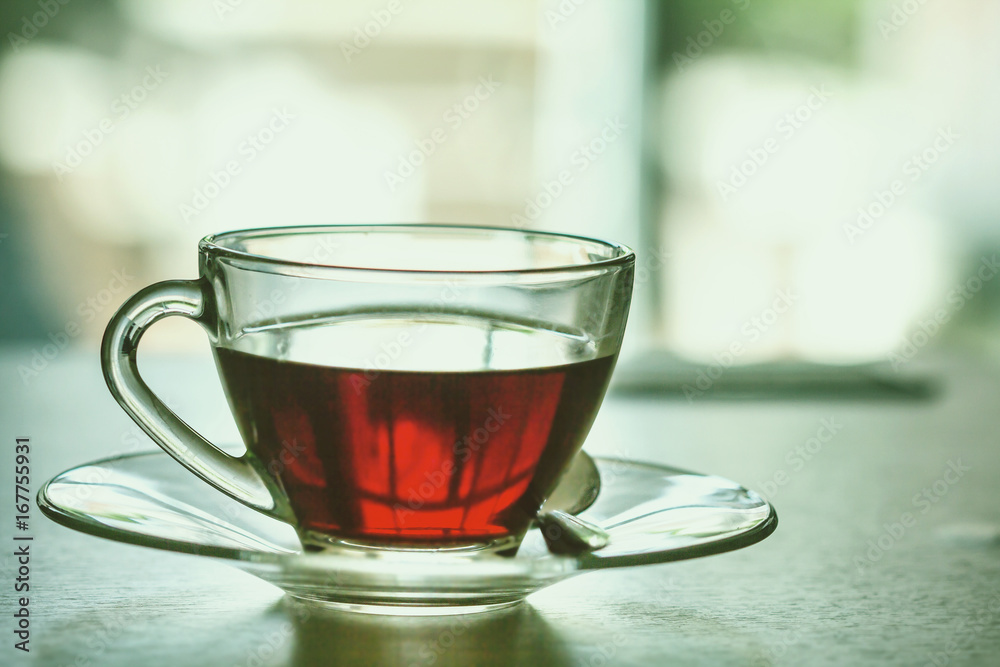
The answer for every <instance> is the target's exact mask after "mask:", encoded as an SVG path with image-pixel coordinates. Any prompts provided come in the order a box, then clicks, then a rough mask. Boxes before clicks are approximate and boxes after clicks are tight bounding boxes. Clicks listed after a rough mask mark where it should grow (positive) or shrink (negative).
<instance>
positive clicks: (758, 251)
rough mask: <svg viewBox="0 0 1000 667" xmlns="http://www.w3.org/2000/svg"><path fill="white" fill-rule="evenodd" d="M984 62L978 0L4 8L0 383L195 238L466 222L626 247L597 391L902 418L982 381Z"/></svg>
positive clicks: (175, 260)
mask: <svg viewBox="0 0 1000 667" xmlns="http://www.w3.org/2000/svg"><path fill="white" fill-rule="evenodd" d="M998 34H1000V3H997V2H995V1H994V0H952V1H951V2H931V1H926V2H925V1H924V0H894V1H885V0H814V1H813V2H809V3H802V2H795V1H793V0H672V1H670V2H654V1H652V0H648V1H645V2H643V1H641V0H627V1H626V0H620V1H615V2H612V1H610V0H544V1H543V0H480V1H479V2H475V3H467V2H461V1H460V0H422V1H421V2H411V1H407V0H373V1H367V0H366V1H364V2H360V1H359V2H352V3H330V2H323V1H321V0H287V1H285V2H268V1H265V0H213V1H209V0H118V1H117V2H112V1H101V2H98V1H87V0H32V1H28V0H10V1H8V2H5V3H4V4H3V5H2V7H0V35H2V43H0V312H2V314H3V316H2V318H0V339H2V340H3V341H4V342H6V343H12V344H16V345H17V349H18V350H19V352H18V353H19V354H20V355H21V356H22V357H23V363H22V364H21V365H20V367H19V368H20V369H21V370H20V373H21V379H22V380H23V381H24V382H25V383H29V382H30V381H31V377H32V376H31V374H30V370H31V369H32V368H33V366H32V363H34V364H35V365H36V366H37V365H38V364H39V363H41V362H40V361H38V358H40V359H43V360H45V359H49V358H51V354H53V353H57V351H58V350H61V349H63V348H64V347H68V346H71V347H81V346H89V347H90V348H94V349H96V343H97V341H98V340H99V339H100V336H101V333H102V331H103V328H104V326H105V324H106V323H107V321H108V319H109V318H110V316H111V314H112V313H113V312H114V310H115V309H116V308H117V307H118V306H119V305H120V303H121V302H122V301H123V300H124V299H125V298H127V297H128V296H129V295H131V294H132V293H134V292H135V291H137V290H138V289H139V288H140V287H142V286H144V285H146V284H149V283H151V282H155V281H158V280H163V279H169V278H191V277H194V276H195V275H196V273H197V261H196V260H197V256H196V255H197V253H196V243H197V241H198V239H200V238H201V237H203V236H205V235H206V234H209V233H213V232H219V231H224V230H229V229H239V228H247V227H258V226H282V225H301V224H314V223H332V224H336V223H349V222H399V221H411V222H431V221H433V222H453V223H471V224H481V225H497V226H507V227H511V226H513V227H525V228H532V229H541V230H554V231H564V232H571V233H577V234H583V235H591V236H598V237H605V238H609V239H612V240H616V241H621V242H624V243H627V244H630V245H632V246H633V247H634V248H636V250H637V252H638V261H637V278H636V294H635V301H634V305H633V316H632V318H631V321H630V325H629V333H628V340H627V345H626V350H625V352H624V356H623V365H622V369H623V371H622V373H620V375H621V377H620V378H619V382H620V383H622V386H631V387H633V388H638V389H644V390H645V389H656V390H662V391H667V392H675V393H677V394H678V395H684V396H686V397H687V398H688V399H689V400H690V399H692V398H693V397H698V396H702V395H704V394H706V393H713V392H717V391H720V390H722V389H723V388H724V385H725V384H726V383H727V382H728V383H735V384H736V385H738V384H739V383H740V381H741V380H740V378H745V377H750V378H751V380H754V378H756V380H754V381H759V379H760V378H761V377H767V378H770V379H771V382H770V384H771V385H772V386H774V385H782V386H785V387H786V388H787V387H789V386H799V387H801V386H803V383H805V384H806V385H808V384H810V382H811V383H812V385H813V386H816V387H830V386H834V385H836V383H837V382H842V383H846V384H847V385H851V384H852V383H853V384H855V385H859V386H860V385H863V384H865V383H866V382H867V383H869V384H870V383H871V382H872V380H871V378H872V377H873V373H874V374H875V375H878V373H883V376H882V381H880V383H881V385H885V384H886V383H885V382H884V379H885V377H891V378H897V380H894V382H896V384H897V385H899V386H900V387H902V388H903V390H904V391H912V386H911V387H910V388H909V389H907V388H906V385H905V382H904V381H903V380H901V379H898V378H901V377H904V376H905V375H906V373H905V372H902V371H905V370H907V369H909V368H910V366H911V362H913V361H915V360H916V361H919V359H921V358H923V357H924V355H925V354H929V353H930V352H929V351H931V350H935V349H938V348H940V347H941V346H943V345H945V344H956V345H958V344H960V345H966V346H973V347H975V348H976V349H977V350H979V351H981V352H982V353H983V354H991V355H995V354H997V353H1000V280H993V278H994V277H996V274H997V273H998V272H1000V264H998V263H997V255H996V254H995V253H997V252H998V251H1000V224H997V223H998V220H1000V188H998V187H997V185H996V182H997V180H998V177H1000V124H998V123H997V122H996V119H997V118H1000V39H997V37H998ZM175 319H179V318H175ZM150 339H151V342H150V345H151V346H152V347H153V348H156V347H158V348H160V349H162V350H188V349H190V348H194V347H199V348H203V347H204V346H205V342H204V339H203V338H202V336H201V334H200V332H199V331H197V328H196V327H194V325H191V324H190V323H184V322H176V321H171V322H166V323H164V324H162V325H158V326H157V327H156V328H154V330H153V332H151V334H150ZM54 351H56V352H54ZM36 357H37V358H36ZM748 368H749V369H752V373H751V374H750V375H749V376H745V375H741V369H744V370H745V369H748ZM858 369H862V370H863V372H859V370H858ZM768 373H770V375H768ZM845 373H846V375H845ZM796 383H798V384H796ZM876 384H878V383H876ZM890 384H891V383H890ZM897 388H899V387H897Z"/></svg>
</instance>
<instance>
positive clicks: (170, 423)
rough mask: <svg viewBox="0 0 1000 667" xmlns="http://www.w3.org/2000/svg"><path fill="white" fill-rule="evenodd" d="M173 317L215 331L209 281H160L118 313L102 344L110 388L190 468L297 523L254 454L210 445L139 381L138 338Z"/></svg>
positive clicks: (221, 487)
mask: <svg viewBox="0 0 1000 667" xmlns="http://www.w3.org/2000/svg"><path fill="white" fill-rule="evenodd" d="M171 315H180V316H182V317H187V318H189V319H192V320H194V321H195V322H198V323H199V324H200V325H202V327H204V328H206V329H207V330H209V331H212V330H213V329H214V324H215V308H214V300H213V296H212V294H211V293H210V292H209V291H208V290H207V289H206V285H205V283H204V282H203V281H198V280H167V281H164V282H160V283H156V284H154V285H150V286H149V287H146V288H144V289H142V290H140V291H139V292H137V293H136V294H135V295H134V296H132V298H130V299H129V300H128V301H126V302H125V303H124V304H123V305H122V307H121V308H120V309H118V312H117V313H115V314H114V317H112V318H111V321H110V322H109V323H108V328H107V329H106V330H105V332H104V341H103V343H102V344H101V367H102V369H103V371H104V379H105V381H106V382H107V383H108V389H110V390H111V394H112V395H113V396H114V397H115V400H117V401H118V403H119V405H121V406H122V409H124V410H125V412H127V413H128V415H129V416H130V417H131V418H132V419H133V420H134V421H135V423H136V424H138V425H139V427H140V428H142V430H143V431H145V432H146V434H147V435H148V436H149V437H150V438H152V439H153V441H154V442H155V443H156V444H158V445H159V446H160V447H162V448H163V449H164V450H165V451H166V452H167V453H168V454H170V456H172V457H174V458H175V459H177V460H178V461H179V462H180V463H181V464H182V465H183V466H184V467H186V468H187V469H188V470H190V471H191V472H193V473H194V474H196V475H197V476H198V477H200V478H202V479H203V480H205V481H206V482H208V483H209V484H211V485H212V486H214V487H215V488H217V489H218V490H220V491H222V492H223V493H225V494H226V495H228V496H230V497H231V498H233V499H235V500H237V501H239V502H241V503H243V504H244V505H247V506H249V507H252V508H253V509H255V510H257V511H259V512H261V513H263V514H266V515H267V516H270V517H273V518H276V519H279V520H281V521H293V519H294V518H293V515H292V512H291V508H290V507H289V506H288V501H287V499H286V498H285V496H284V494H283V493H282V492H281V491H280V490H279V489H278V488H277V487H276V485H275V484H274V483H273V482H271V481H270V480H269V478H268V477H267V475H266V474H265V473H264V472H263V471H261V470H260V469H259V467H258V466H259V464H258V463H257V461H256V459H254V458H253V456H252V455H251V454H249V453H248V454H244V455H243V456H241V457H236V456H231V455H229V454H227V453H225V452H224V451H222V450H221V449H219V448H218V447H216V446H215V445H213V444H212V443H210V442H209V441H208V440H206V439H205V438H203V437H202V436H201V435H200V434H199V433H198V432H196V431H195V430H194V429H193V428H191V427H190V426H188V425H187V424H186V423H185V422H184V421H183V420H182V419H181V418H180V417H178V416H177V415H175V414H174V413H173V412H171V411H170V409H169V408H168V407H167V406H166V405H165V404H164V403H163V401H161V400H160V399H159V398H157V397H156V395H155V394H154V393H153V392H152V391H151V390H150V388H149V386H148V385H147V384H146V383H145V381H143V379H142V377H140V375H139V368H138V366H137V365H136V350H137V348H138V346H139V339H140V338H141V337H142V334H143V333H145V331H146V329H148V328H149V327H150V325H152V324H153V323H154V322H156V321H157V320H160V319H162V318H164V317H169V316H171Z"/></svg>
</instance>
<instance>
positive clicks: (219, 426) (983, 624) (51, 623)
mask: <svg viewBox="0 0 1000 667" xmlns="http://www.w3.org/2000/svg"><path fill="white" fill-rule="evenodd" d="M141 355H142V353H140V365H141V367H142V368H143V371H144V372H145V373H147V376H148V378H149V381H150V384H151V385H152V386H153V387H154V389H156V390H158V391H160V392H161V394H162V395H163V396H164V397H165V398H166V400H167V402H168V404H170V405H171V406H173V407H175V409H176V410H177V411H178V412H179V413H180V414H182V415H183V416H184V417H185V418H187V419H188V421H189V422H190V423H192V424H193V425H194V426H196V427H197V428H199V429H200V430H201V431H202V432H203V433H204V434H205V435H206V436H208V437H209V438H210V439H216V441H221V440H224V439H227V438H228V439H230V440H231V439H232V438H233V437H235V433H236V432H235V429H234V427H233V426H232V423H231V417H230V415H229V413H228V410H227V408H226V406H225V401H224V398H223V396H222V392H221V389H219V387H218V382H217V380H216V379H215V378H214V370H213V369H212V368H211V365H210V364H211V362H210V360H209V357H208V354H207V353H206V354H205V355H204V356H194V357H185V358H160V357H150V358H148V359H146V358H144V357H142V356H141ZM30 359H31V348H30V346H29V347H27V348H6V349H4V350H2V351H0V370H2V372H3V375H2V378H3V383H4V384H3V387H2V389H0V430H2V432H0V437H2V438H3V452H4V454H3V455H2V459H3V460H2V461H0V475H2V479H4V480H10V479H11V475H12V474H13V473H12V469H11V468H12V465H13V460H12V459H13V443H14V438H15V437H17V436H29V437H30V438H31V442H32V448H33V452H34V458H33V461H32V466H33V467H32V487H33V489H32V491H33V493H34V492H35V491H37V489H38V487H39V486H40V485H41V483H42V482H43V481H44V480H46V479H48V478H50V477H51V476H53V475H55V474H57V473H58V472H60V471H62V470H64V469H66V468H69V467H72V466H75V465H78V464H81V463H84V462H86V461H89V460H93V459H95V458H99V457H103V456H108V455H112V454H117V453H122V452H126V451H133V450H136V449H146V448H150V447H152V445H151V443H150V442H149V441H148V440H147V439H145V436H142V438H141V439H140V438H137V437H136V433H138V431H136V430H135V428H134V427H133V426H132V424H131V422H130V421H129V420H128V418H127V417H126V416H125V414H124V413H123V412H122V411H121V410H120V409H119V408H118V407H117V405H116V404H115V402H114V401H113V400H112V398H111V396H110V395H109V394H108V392H107V390H106V389H105V388H104V384H103V380H102V379H101V375H100V369H99V367H98V363H97V359H96V354H81V353H75V352H72V351H69V350H67V351H65V352H62V353H61V354H60V356H59V357H58V358H56V359H55V360H54V361H52V362H50V364H49V366H48V367H47V368H45V369H44V370H43V371H42V372H40V373H39V374H38V376H37V377H31V378H29V379H28V380H27V381H24V380H22V378H21V377H20V376H19V373H18V366H19V365H21V364H29V363H30ZM931 371H932V372H935V373H937V374H940V379H941V381H942V391H941V392H940V394H939V395H938V396H937V397H936V398H934V399H931V400H913V401H874V402H873V401H849V400H839V401H834V402H830V401H810V400H808V399H805V398H803V399H801V400H796V401H747V402H732V401H730V402H725V401H711V400H694V401H692V402H689V401H687V400H684V399H683V398H681V399H676V398H675V399H664V398H655V397H646V398H633V397H630V398H624V397H615V396H610V397H609V398H608V400H607V401H606V403H605V406H604V408H603V410H602V412H601V414H600V416H599V417H598V420H597V423H596V424H595V426H594V429H593V431H592V434H591V437H590V438H589V440H588V443H587V449H588V451H590V452H591V453H594V454H605V455H616V454H617V455H625V456H628V457H631V458H635V459H645V460H650V461H656V462H661V463H669V464H671V465H675V466H678V467H682V468H688V469H692V470H699V471H703V472H712V473H715V474H718V475H722V476H725V477H729V478H731V479H735V480H737V481H740V482H741V483H743V484H745V485H747V486H750V487H751V488H755V489H757V490H759V491H762V492H764V493H765V495H767V496H768V497H769V499H770V500H771V501H772V502H773V503H774V504H775V506H776V507H777V508H778V511H779V514H780V517H781V524H780V526H779V527H778V530H777V532H776V533H775V534H774V535H772V536H771V537H770V538H768V539H767V540H765V541H764V542H762V543H760V544H757V545H755V546H752V547H750V548H747V549H744V550H741V551H736V552H732V553H728V554H722V555H719V556H713V557H709V558H703V559H698V560H692V561H686V562H682V563H672V564H664V565H654V566H644V567H636V568H628V569H621V570H612V571H603V572H594V573H590V574H586V575H583V576H580V577H576V578H573V579H570V580H568V581H564V582H562V583H560V584H557V585H555V586H552V587H550V588H548V589H545V590H543V591H540V592H538V593H536V594H534V595H532V596H531V597H530V598H528V601H527V602H526V603H525V604H522V605H519V606H518V607H515V608H514V609H511V610H507V611H503V612H496V613H492V614H481V615H473V616H463V617H451V618H436V619H421V618H384V617H370V616H360V615H352V614H345V613H338V612H327V611H318V610H311V611H308V612H303V610H302V609H301V608H297V607H296V606H295V605H292V604H290V603H289V602H287V601H286V600H285V599H284V598H283V596H282V594H281V592H280V591H278V590H277V589H275V588H273V587H271V586H270V585H268V584H265V583H263V582H260V581H258V580H256V579H255V578H253V577H252V576H250V575H248V574H245V573H243V572H240V571H238V570H236V569H233V568H231V567H229V566H228V565H226V564H225V563H224V562H222V561H218V560H212V559H208V558H201V557H196V556H190V555H182V554H173V553H166V552H162V551H156V550H153V549H146V548H142V547H136V546H128V545H124V544H120V543H116V542H111V541H107V540H102V539H99V538H96V537H91V536H88V535H83V534H80V533H76V532H74V531H72V530H69V529H66V528H63V527H61V526H59V525H57V524H55V523H53V522H51V521H49V520H47V519H46V518H44V517H43V516H41V514H40V512H39V511H38V510H37V508H33V510H32V516H31V529H30V534H31V535H32V536H33V537H34V540H33V542H32V543H31V544H32V547H31V549H32V560H31V574H30V577H31V582H30V583H31V591H30V594H31V597H30V614H31V616H30V618H31V641H30V648H31V652H30V653H29V654H23V653H22V652H20V651H17V650H14V648H13V643H14V639H13V635H12V633H11V629H12V627H13V622H12V619H11V611H10V610H12V609H13V608H14V605H15V597H14V595H13V593H12V583H11V582H12V579H13V577H14V574H13V573H12V569H11V563H12V558H11V557H10V556H9V555H6V554H9V553H10V552H12V551H13V549H11V548H9V545H11V544H15V543H14V542H13V541H12V536H13V532H14V526H13V520H12V517H11V513H12V512H13V508H12V502H11V501H12V499H11V498H9V497H8V499H7V500H2V501H0V507H2V510H0V516H2V521H0V540H2V541H3V543H4V545H5V546H3V548H2V551H0V553H3V554H5V555H4V556H0V571H2V572H0V574H2V576H3V578H4V579H5V581H4V582H3V583H2V586H0V590H2V591H3V593H2V595H0V603H2V614H0V616H2V617H3V618H4V619H6V620H4V621H3V622H0V630H2V632H0V637H3V640H2V641H3V644H2V645H0V664H3V665H8V664H35V665H54V666H66V667H69V666H70V665H72V666H74V667H84V666H88V665H102V666H103V665H109V666H116V665H129V666H134V665H142V666H144V667H156V666H159V665H187V666H191V667H194V666H200V665H211V666H215V667H218V666H226V667H228V666H233V667H236V666H241V667H259V666H261V665H327V664H330V665H336V664H359V665H370V664H402V665H451V664H456V665H470V664H474V665H492V664H497V665H510V664H532V665H534V664H538V665H551V666H558V665H595V666H596V665H605V664H613V665H666V664H674V665H700V664H705V665H748V664H750V665H785V664H787V665H803V664H807V665H825V664H830V665H840V664H850V665H864V664H872V665H887V664H888V665H925V664H927V665H945V664H947V665H996V664H1000V486H998V484H997V482H998V480H1000V448H998V446H997V442H998V438H1000V410H998V409H997V408H998V406H1000V382H998V379H1000V368H998V366H997V365H996V364H995V363H993V362H990V361H987V360H984V359H978V358H973V357H971V356H967V355H966V356H963V355H953V356H950V357H947V358H945V359H943V360H942V361H941V362H940V363H938V364H936V365H934V366H933V367H931ZM824 428H826V430H823V429H824ZM948 471H952V472H948ZM955 471H959V472H955ZM4 486H5V487H7V486H8V484H7V483H6V482H5V484H4ZM11 495H12V494H11ZM907 513H908V514H907ZM904 519H905V523H906V525H905V526H904V525H903V522H904Z"/></svg>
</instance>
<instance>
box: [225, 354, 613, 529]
mask: <svg viewBox="0 0 1000 667" xmlns="http://www.w3.org/2000/svg"><path fill="white" fill-rule="evenodd" d="M216 356H217V360H218V364H219V368H220V369H221V374H222V377H223V382H224V385H225V389H226V393H227V394H228V397H229V401H230V404H231V406H232V409H233V413H234V415H235V417H236V421H237V424H238V425H239V428H240V431H241V433H242V435H243V438H244V441H245V442H246V445H247V448H248V449H249V450H250V451H251V452H253V453H254V454H255V455H256V457H257V458H258V460H259V461H260V462H261V463H262V464H263V465H264V466H265V467H267V468H268V469H269V470H270V471H271V473H272V475H273V476H275V477H277V479H279V480H280V482H281V484H282V486H283V487H284V490H285V493H286V494H287V495H288V498H289V500H290V501H291V505H292V507H293V509H294V511H295V513H296V516H297V520H298V522H299V527H300V530H305V531H318V532H320V533H325V534H331V535H336V536H338V537H345V538H355V539H361V540H367V541H386V542H392V543H416V544H448V543H468V542H481V541H489V540H492V539H495V538H501V537H504V536H508V535H515V536H517V535H520V534H522V533H523V532H524V531H525V530H526V529H527V528H528V525H529V523H530V521H531V519H532V516H533V515H534V513H535V511H536V510H537V508H538V507H539V506H540V505H541V502H542V500H544V498H545V497H546V495H547V494H548V493H549V492H551V490H552V488H553V487H554V486H555V483H556V482H557V480H558V476H559V473H560V472H561V471H562V470H563V469H564V468H565V466H566V464H567V463H568V462H569V460H570V459H571V458H572V457H573V455H574V454H575V453H576V452H577V451H578V450H579V449H580V447H581V445H582V444H583V440H584V438H585V437H586V435H587V432H588V431H589V430H590V426H591V424H592V422H593V420H594V417H595V415H596V413H597V408H598V406H599V405H600V402H601V400H602V398H603V396H604V392H605V389H606V388H607V385H608V380H609V379H610V376H611V371H612V369H613V367H614V363H615V357H614V356H606V357H602V358H597V359H591V360H587V361H580V362H576V363H569V364H564V365H558V366H552V367H543V368H529V369H518V370H474V371H455V372H451V371H448V372H435V371H398V370H384V371H380V372H377V373H375V372H373V371H372V370H371V369H369V370H368V371H367V373H366V371H365V370H363V369H360V368H338V367H333V366H320V365H313V364H308V363H300V362H294V361H279V360H276V359H273V358H269V357H266V356H258V355H255V354H248V353H246V352H241V351H235V350H230V349H226V348H218V349H217V350H216Z"/></svg>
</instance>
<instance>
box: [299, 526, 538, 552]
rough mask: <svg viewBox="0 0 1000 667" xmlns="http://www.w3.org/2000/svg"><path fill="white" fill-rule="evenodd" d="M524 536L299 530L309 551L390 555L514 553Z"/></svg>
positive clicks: (300, 537)
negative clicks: (389, 536) (462, 539)
mask: <svg viewBox="0 0 1000 667" xmlns="http://www.w3.org/2000/svg"><path fill="white" fill-rule="evenodd" d="M522 538H523V535H505V536H503V537H498V538H495V539H492V540H488V541H485V542H470V543H454V542H444V543H436V542H404V541H389V540H373V539H365V538H354V537H338V536H336V535H327V534H324V533H318V532H315V531H311V530H307V531H302V532H300V534H299V539H300V540H301V541H302V547H303V549H304V550H305V551H308V552H331V553H340V552H343V551H350V552H352V553H359V552H360V553H362V554H365V555H371V556H390V555H392V554H407V555H414V554H429V555H433V556H435V557H441V556H450V555H454V556H481V555H485V554H492V555H496V556H513V555H514V554H515V553H516V552H517V548H518V547H519V546H520V545H521V539H522Z"/></svg>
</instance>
